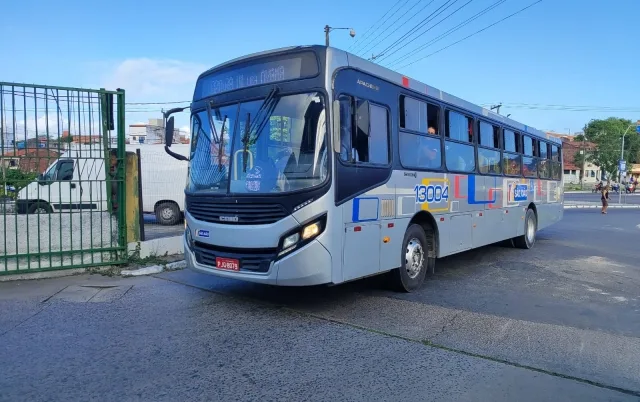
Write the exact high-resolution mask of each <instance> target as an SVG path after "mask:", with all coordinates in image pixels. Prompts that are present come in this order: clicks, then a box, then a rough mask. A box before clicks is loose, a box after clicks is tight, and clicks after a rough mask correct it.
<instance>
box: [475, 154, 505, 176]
mask: <svg viewBox="0 0 640 402" xmlns="http://www.w3.org/2000/svg"><path fill="white" fill-rule="evenodd" d="M478 170H479V171H480V173H484V174H501V173H502V162H501V160H500V151H494V150H490V149H484V148H478Z"/></svg>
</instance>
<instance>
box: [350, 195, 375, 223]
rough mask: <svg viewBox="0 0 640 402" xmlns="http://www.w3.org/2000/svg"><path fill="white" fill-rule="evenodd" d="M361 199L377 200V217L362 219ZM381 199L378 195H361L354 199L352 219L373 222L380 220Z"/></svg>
mask: <svg viewBox="0 0 640 402" xmlns="http://www.w3.org/2000/svg"><path fill="white" fill-rule="evenodd" d="M360 200H375V201H376V217H375V218H373V219H360ZM379 207H380V200H379V199H378V197H359V198H354V199H353V212H352V213H351V220H352V221H353V222H372V221H377V220H378V215H379Z"/></svg>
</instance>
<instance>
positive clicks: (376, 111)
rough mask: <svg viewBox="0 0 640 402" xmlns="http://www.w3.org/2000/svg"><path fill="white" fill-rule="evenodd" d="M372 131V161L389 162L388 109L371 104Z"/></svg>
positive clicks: (369, 159) (370, 142)
mask: <svg viewBox="0 0 640 402" xmlns="http://www.w3.org/2000/svg"><path fill="white" fill-rule="evenodd" d="M369 115H370V119H371V133H370V134H369V147H368V148H369V158H368V161H369V162H370V163H379V164H383V165H386V164H387V163H389V118H388V113H387V109H385V108H383V107H380V106H376V105H371V107H370V113H369Z"/></svg>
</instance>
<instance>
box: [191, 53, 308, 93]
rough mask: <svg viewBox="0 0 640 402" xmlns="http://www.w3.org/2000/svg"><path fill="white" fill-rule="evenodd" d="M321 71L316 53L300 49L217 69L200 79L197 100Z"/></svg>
mask: <svg viewBox="0 0 640 402" xmlns="http://www.w3.org/2000/svg"><path fill="white" fill-rule="evenodd" d="M316 74H318V64H317V61H316V58H315V55H314V54H313V53H298V54H293V55H288V56H286V57H279V58H272V59H268V60H266V61H264V62H258V63H252V64H249V65H240V66H238V67H235V68H232V69H226V70H222V71H220V72H214V73H213V74H210V75H207V76H204V77H202V78H200V80H198V83H197V84H196V91H195V94H194V98H195V100H198V99H202V98H206V97H208V96H213V95H218V94H221V93H224V92H229V91H235V90H237V89H242V88H247V87H252V86H257V85H265V84H272V83H276V82H282V81H289V80H296V79H300V78H307V77H312V76H314V75H316Z"/></svg>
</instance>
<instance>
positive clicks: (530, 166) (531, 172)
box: [522, 138, 538, 177]
mask: <svg viewBox="0 0 640 402" xmlns="http://www.w3.org/2000/svg"><path fill="white" fill-rule="evenodd" d="M525 139H526V138H525ZM525 149H526V145H525ZM522 174H523V175H524V176H525V177H538V162H537V160H536V158H532V157H529V156H525V157H523V158H522Z"/></svg>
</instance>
